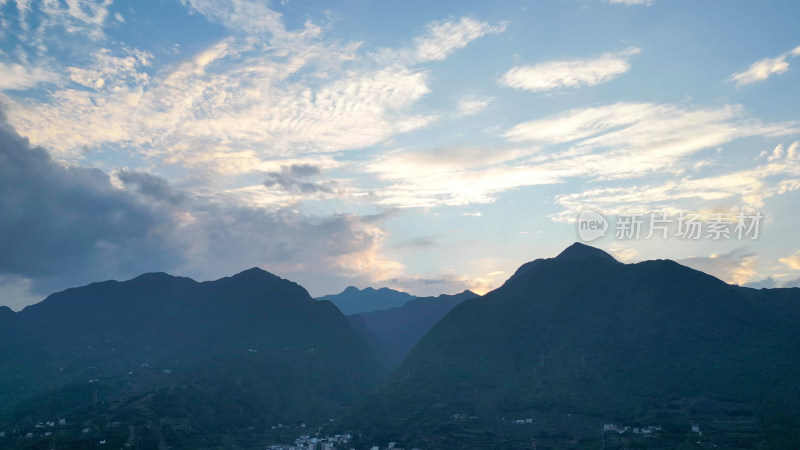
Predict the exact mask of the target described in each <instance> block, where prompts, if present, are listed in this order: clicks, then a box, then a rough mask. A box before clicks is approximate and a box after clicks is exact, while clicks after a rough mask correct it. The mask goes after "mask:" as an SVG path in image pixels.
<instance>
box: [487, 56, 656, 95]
mask: <svg viewBox="0 0 800 450" xmlns="http://www.w3.org/2000/svg"><path fill="white" fill-rule="evenodd" d="M640 51H641V50H640V49H639V48H637V47H629V48H628V49H626V50H623V51H621V52H612V53H604V54H602V55H600V56H597V57H592V58H586V59H565V60H556V61H546V62H542V63H539V64H535V65H530V66H518V67H514V68H512V69H511V70H509V71H508V72H506V74H505V75H503V77H502V78H501V80H500V82H501V83H502V84H504V85H506V86H509V87H513V88H517V89H525V90H528V91H532V92H541V91H550V90H554V89H561V88H576V87H581V86H594V85H597V84H601V83H605V82H608V81H611V80H613V79H614V78H616V77H618V76H620V75H622V74H623V73H625V72H627V71H628V70H630V68H631V65H630V62H629V61H628V60H629V59H630V57H631V56H633V55H637V54H639V52H640Z"/></svg>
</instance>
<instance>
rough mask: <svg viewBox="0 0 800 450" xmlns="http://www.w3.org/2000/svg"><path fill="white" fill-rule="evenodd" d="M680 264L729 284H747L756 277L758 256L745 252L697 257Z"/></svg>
mask: <svg viewBox="0 0 800 450" xmlns="http://www.w3.org/2000/svg"><path fill="white" fill-rule="evenodd" d="M677 262H678V263H680V264H683V265H685V266H689V267H691V268H693V269H696V270H699V271H701V272H705V273H707V274H710V275H713V276H715V277H717V278H719V279H721V280H723V281H725V282H727V283H731V284H739V285H742V284H745V283H747V282H748V281H750V280H751V279H752V278H753V276H755V275H756V270H755V266H756V263H757V262H758V256H757V255H756V254H755V253H751V252H745V251H743V250H734V251H732V252H730V253H725V254H718V253H715V254H712V255H711V256H709V257H704V256H695V257H691V258H686V259H680V260H678V261H677Z"/></svg>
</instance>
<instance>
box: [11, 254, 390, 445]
mask: <svg viewBox="0 0 800 450" xmlns="http://www.w3.org/2000/svg"><path fill="white" fill-rule="evenodd" d="M0 327H2V329H0V336H2V337H3V340H2V341H0V360H2V361H3V370H2V371H0V405H2V411H0V412H2V418H0V430H8V429H15V428H19V429H22V428H26V427H32V424H35V423H39V422H46V421H53V420H55V418H65V420H66V423H67V424H70V425H71V426H72V427H73V428H72V429H70V430H67V429H65V431H63V433H61V434H60V435H58V439H59V440H58V442H61V443H62V445H79V443H80V442H81V441H80V439H81V438H82V433H81V432H80V431H76V430H81V429H83V428H87V429H89V430H92V431H91V433H89V435H91V437H92V438H95V437H98V436H104V437H106V438H107V439H109V443H112V444H115V445H116V444H120V445H121V444H122V443H124V442H126V441H127V440H128V439H130V434H131V432H130V430H129V429H130V427H133V428H132V429H133V430H134V431H136V430H138V435H139V437H140V438H142V439H150V440H156V441H158V442H159V443H160V444H159V445H161V444H163V445H177V444H178V443H179V444H180V446H183V447H195V448H196V447H213V446H217V445H221V443H223V442H227V441H230V442H232V443H236V445H239V446H244V447H250V446H253V445H258V446H261V445H266V443H268V442H269V439H268V438H269V434H270V432H271V430H272V427H273V426H276V424H278V423H281V424H285V425H287V426H292V427H295V429H297V427H298V426H299V425H300V424H301V423H304V422H306V423H308V425H309V426H312V425H314V424H322V423H327V421H328V419H329V418H332V417H336V416H337V415H339V414H341V413H342V411H343V410H344V408H346V407H348V406H349V405H351V404H352V403H353V402H354V401H355V400H356V399H358V398H360V397H361V396H362V395H363V394H365V393H366V392H369V391H370V390H371V389H372V387H373V386H374V385H375V383H377V381H378V380H379V378H380V376H381V371H380V369H379V365H378V363H377V361H376V359H375V358H374V356H373V354H372V352H371V350H370V349H369V347H368V345H367V344H366V343H365V342H364V341H363V339H361V337H360V336H359V335H358V334H356V333H355V332H354V331H353V330H352V328H351V327H350V326H349V324H348V322H347V319H346V318H345V317H344V316H343V315H342V314H341V313H340V312H339V311H338V310H337V309H336V307H334V306H333V305H332V304H331V303H330V302H326V301H316V300H314V299H313V298H311V297H310V296H309V295H308V293H307V292H306V290H305V289H303V288H302V287H301V286H299V285H297V284H295V283H293V282H290V281H288V280H284V279H281V278H279V277H277V276H275V275H272V274H270V273H268V272H265V271H263V270H260V269H250V270H247V271H244V272H242V273H239V274H237V275H235V276H233V277H229V278H223V279H220V280H216V281H211V282H203V283H198V282H195V281H193V280H191V279H188V278H180V277H173V276H170V275H167V274H163V273H151V274H145V275H142V276H140V277H138V278H135V279H133V280H129V281H125V282H117V281H106V282H102V283H94V284H91V285H89V286H85V287H81V288H75V289H69V290H66V291H63V292H59V293H57V294H53V295H51V296H49V297H48V298H47V299H45V300H44V301H42V302H41V303H38V304H36V305H32V306H30V307H27V308H25V309H24V310H22V311H20V312H19V313H16V314H13V313H12V314H8V313H7V312H4V313H3V317H2V318H1V319H0ZM110 422H117V423H118V424H119V425H118V427H119V430H117V431H114V430H112V431H108V426H107V423H110ZM156 425H157V428H158V433H154V432H153V431H152V430H153V427H154V426H156ZM281 428H282V427H281ZM146 430H150V431H146ZM265 430H266V431H265ZM280 431H281V430H280V429H278V430H277V431H276V432H275V433H278V432H280ZM298 433H299V432H298ZM134 434H136V433H134ZM273 434H274V433H273ZM76 436H77V437H76ZM75 439H77V441H76V440H75ZM4 445H5V444H4Z"/></svg>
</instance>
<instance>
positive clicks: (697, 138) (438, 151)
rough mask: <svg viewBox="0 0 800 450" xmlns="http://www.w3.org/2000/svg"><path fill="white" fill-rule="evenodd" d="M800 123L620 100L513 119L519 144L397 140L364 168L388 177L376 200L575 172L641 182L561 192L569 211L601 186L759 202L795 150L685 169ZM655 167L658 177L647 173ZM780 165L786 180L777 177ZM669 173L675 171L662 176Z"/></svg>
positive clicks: (452, 193)
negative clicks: (708, 171) (438, 144)
mask: <svg viewBox="0 0 800 450" xmlns="http://www.w3.org/2000/svg"><path fill="white" fill-rule="evenodd" d="M798 132H800V127H798V124H797V123H793V122H786V123H772V124H770V123H763V122H761V121H758V120H755V119H752V118H749V117H747V115H745V113H744V110H743V108H742V107H740V106H723V107H720V108H715V109H693V108H687V107H685V106H676V105H660V104H651V103H624V102H623V103H615V104H611V105H606V106H599V107H591V108H580V109H575V110H571V111H567V112H565V113H563V114H558V115H555V116H551V117H545V118H543V119H538V120H534V121H530V122H525V123H522V124H519V125H516V126H514V127H512V128H511V129H510V130H509V131H507V132H506V133H505V134H504V136H505V137H506V139H508V140H509V141H510V142H511V143H513V144H516V145H520V146H519V147H499V148H492V149H488V148H480V147H477V148H448V147H443V148H435V149H430V150H427V151H403V150H398V151H392V152H387V153H386V154H384V155H383V156H382V157H379V158H376V159H375V160H373V161H371V162H369V163H368V164H366V167H365V170H367V171H369V172H372V173H374V174H376V176H378V177H379V178H380V179H381V180H383V181H384V182H385V183H386V185H385V187H384V188H383V189H381V190H380V192H379V193H378V195H379V196H380V199H379V201H380V202H382V203H383V204H387V205H395V206H406V207H408V206H421V207H431V206H437V205H467V204H471V203H491V202H493V201H494V199H495V198H496V196H497V195H498V194H499V193H501V192H505V191H509V190H512V189H517V188H520V187H524V186H535V185H544V184H556V183H565V182H567V181H570V180H583V181H592V182H601V181H602V182H609V181H623V180H637V181H639V182H640V185H639V186H640V187H639V188H637V189H632V188H631V187H630V186H629V185H625V186H620V187H614V188H603V187H598V188H595V189H591V188H588V189H582V190H581V191H580V192H577V193H565V194H562V195H561V196H559V197H557V201H558V202H559V203H560V204H562V205H563V206H565V207H566V208H567V209H568V211H565V214H566V213H568V215H569V217H571V218H574V215H575V214H576V213H575V211H576V210H574V209H572V208H573V207H576V206H578V205H580V206H581V208H583V207H585V206H586V204H585V202H591V201H593V200H599V201H602V200H603V199H604V196H608V197H609V198H613V199H616V201H618V202H619V204H630V203H631V202H636V201H638V202H644V201H654V200H650V199H663V198H668V197H669V195H674V194H675V191H680V192H681V193H682V195H683V196H684V197H690V196H699V197H701V198H726V197H735V196H740V195H741V196H742V198H743V200H744V201H745V202H746V204H748V205H756V206H760V205H761V203H762V201H763V199H764V198H766V197H769V196H771V195H776V194H778V193H780V192H787V191H789V190H793V189H795V187H794V184H793V182H792V180H794V179H796V178H797V177H798V175H797V170H798V161H797V157H796V155H795V153H797V152H794V153H793V155H794V156H793V157H792V158H788V156H785V157H784V158H783V159H782V160H781V161H780V162H772V163H767V164H762V165H760V166H758V167H757V168H754V169H751V170H749V171H739V172H733V173H729V174H724V175H719V176H716V177H710V178H699V179H688V180H687V179H686V175H685V174H686V173H687V172H688V171H691V170H692V168H693V166H694V165H695V164H696V161H692V159H691V158H692V157H693V156H694V155H695V154H697V153H698V152H700V151H702V150H706V149H713V148H717V147H719V146H720V145H722V144H725V143H728V142H731V141H734V140H736V139H740V138H743V137H750V136H782V135H788V134H793V133H798ZM787 154H788V152H787ZM652 174H658V180H651V181H645V182H644V183H643V184H642V183H641V179H642V178H643V177H644V176H646V175H652ZM781 175H783V176H784V178H786V180H784V181H783V182H781V183H775V182H774V178H775V177H779V176H781ZM665 177H666V178H667V179H668V180H669V179H670V177H672V180H671V181H666V182H665V181H664V178H665ZM603 189H608V190H607V191H603ZM611 189H617V190H616V191H614V190H611ZM670 189H671V190H672V192H670V191H669V190H670ZM676 198H681V197H676ZM590 204H591V203H590ZM603 204H604V205H608V204H609V203H603ZM598 207H599V206H598Z"/></svg>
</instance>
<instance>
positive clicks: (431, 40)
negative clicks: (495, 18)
mask: <svg viewBox="0 0 800 450" xmlns="http://www.w3.org/2000/svg"><path fill="white" fill-rule="evenodd" d="M506 26H507V24H506V23H501V24H499V25H494V26H493V25H489V24H488V23H486V22H480V21H477V20H474V19H470V18H469V17H462V18H461V20H459V21H458V22H455V21H443V22H433V23H431V24H429V25H428V28H427V32H426V34H425V35H423V36H421V37H419V38H417V39H416V41H415V44H416V49H415V50H416V57H417V60H418V61H420V62H426V61H441V60H443V59H445V58H447V56H448V55H449V54H451V53H453V52H454V51H455V50H458V49H461V48H464V47H466V46H467V44H469V43H470V42H472V41H474V40H476V39H478V38H480V37H483V36H484V35H486V34H497V33H502V32H504V31H505V30H506Z"/></svg>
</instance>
